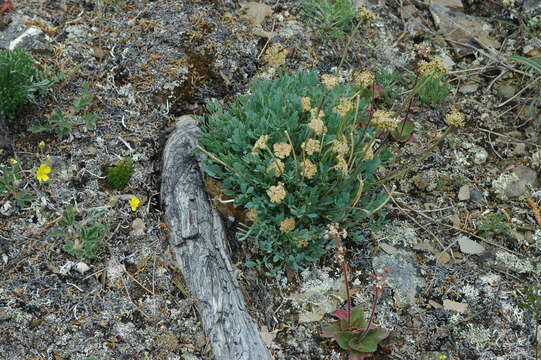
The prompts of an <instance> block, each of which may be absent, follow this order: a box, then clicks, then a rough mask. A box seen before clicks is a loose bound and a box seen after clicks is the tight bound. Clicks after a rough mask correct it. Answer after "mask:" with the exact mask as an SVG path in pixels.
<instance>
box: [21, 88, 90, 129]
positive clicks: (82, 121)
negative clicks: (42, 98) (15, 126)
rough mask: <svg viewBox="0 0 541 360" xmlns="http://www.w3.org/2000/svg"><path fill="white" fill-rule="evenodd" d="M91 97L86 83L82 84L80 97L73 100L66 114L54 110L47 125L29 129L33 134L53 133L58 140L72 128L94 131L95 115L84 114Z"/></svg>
mask: <svg viewBox="0 0 541 360" xmlns="http://www.w3.org/2000/svg"><path fill="white" fill-rule="evenodd" d="M92 100H93V97H92V95H90V89H89V86H88V83H85V84H83V90H82V95H81V96H80V97H78V98H77V99H75V101H74V102H73V106H72V108H71V109H69V111H68V112H67V113H66V112H64V111H63V110H56V111H54V112H53V113H52V115H51V116H49V118H48V119H47V122H48V124H47V125H36V126H32V127H31V128H30V131H31V132H33V133H39V132H44V131H45V132H51V133H55V134H56V137H57V138H58V139H62V138H64V137H66V136H68V135H69V134H70V133H71V131H72V130H73V128H75V127H77V126H79V125H85V127H86V128H87V129H88V130H94V129H96V120H97V115H96V114H91V113H85V112H84V111H85V110H88V108H89V107H90V105H91V104H92Z"/></svg>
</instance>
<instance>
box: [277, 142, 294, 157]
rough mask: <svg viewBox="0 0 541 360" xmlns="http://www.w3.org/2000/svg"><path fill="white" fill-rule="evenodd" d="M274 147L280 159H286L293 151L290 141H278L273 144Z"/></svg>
mask: <svg viewBox="0 0 541 360" xmlns="http://www.w3.org/2000/svg"><path fill="white" fill-rule="evenodd" d="M272 148H273V149H274V155H275V156H276V157H279V158H280V159H285V158H286V157H288V156H289V154H290V153H291V150H292V149H293V148H292V147H291V145H289V144H288V143H277V144H274V145H273V146H272Z"/></svg>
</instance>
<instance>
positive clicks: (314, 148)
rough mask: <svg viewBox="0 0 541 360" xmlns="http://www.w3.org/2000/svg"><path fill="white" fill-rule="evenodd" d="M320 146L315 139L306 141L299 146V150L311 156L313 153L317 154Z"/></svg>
mask: <svg viewBox="0 0 541 360" xmlns="http://www.w3.org/2000/svg"><path fill="white" fill-rule="evenodd" d="M320 147H321V145H320V144H319V141H318V140H316V139H308V140H306V141H305V142H303V143H302V144H301V148H302V149H303V150H304V151H305V152H306V153H307V154H308V155H312V154H314V153H317V152H319V149H320Z"/></svg>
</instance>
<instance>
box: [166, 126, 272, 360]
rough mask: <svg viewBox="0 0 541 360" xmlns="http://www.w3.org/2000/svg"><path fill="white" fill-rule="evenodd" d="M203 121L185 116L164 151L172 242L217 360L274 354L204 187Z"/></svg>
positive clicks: (167, 212)
mask: <svg viewBox="0 0 541 360" xmlns="http://www.w3.org/2000/svg"><path fill="white" fill-rule="evenodd" d="M197 129H198V127H197V123H196V121H195V120H193V119H192V118H191V117H189V116H183V117H181V118H180V119H179V120H178V122H177V125H176V130H175V131H174V132H173V134H172V135H171V137H170V138H169V139H168V141H167V145H166V146H165V150H164V153H163V171H162V185H161V199H162V204H163V206H164V209H165V219H166V222H167V225H168V226H169V230H170V243H171V247H172V249H173V251H174V253H175V256H176V260H177V262H178V264H179V266H180V269H181V270H182V272H183V274H184V278H185V279H186V283H187V286H188V289H189V290H190V292H191V294H192V295H193V296H194V297H195V299H196V303H197V307H198V310H199V313H200V314H201V320H202V323H203V329H204V331H205V334H206V336H207V338H208V340H209V343H210V345H211V346H212V352H213V355H214V358H215V359H216V360H237V359H245V360H254V359H272V357H271V355H270V353H269V351H268V350H267V348H266V347H265V344H264V343H263V341H262V340H261V337H260V332H259V329H258V326H257V325H256V324H255V323H254V322H253V320H252V318H251V317H250V315H249V313H248V312H247V311H246V304H245V301H244V298H243V295H242V292H241V290H240V288H239V284H238V282H237V279H236V278H235V273H234V270H233V268H232V267H231V262H230V260H229V256H228V254H227V250H226V245H225V232H224V226H223V224H222V219H221V218H220V215H219V214H218V212H217V211H216V210H215V209H213V208H212V207H211V206H210V204H209V201H208V199H207V196H206V194H205V193H204V191H203V189H202V188H203V187H202V179H203V178H202V172H201V168H200V162H199V161H198V155H196V154H195V153H194V151H193V149H194V147H195V146H196V145H197V142H196V139H195V132H196V131H197Z"/></svg>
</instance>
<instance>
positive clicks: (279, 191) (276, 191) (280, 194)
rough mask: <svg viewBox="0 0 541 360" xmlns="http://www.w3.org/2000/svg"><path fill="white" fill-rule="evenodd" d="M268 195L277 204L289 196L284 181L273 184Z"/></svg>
mask: <svg viewBox="0 0 541 360" xmlns="http://www.w3.org/2000/svg"><path fill="white" fill-rule="evenodd" d="M267 195H268V196H269V198H270V201H271V202H273V203H276V204H279V203H281V202H282V201H283V200H284V199H285V198H286V196H287V191H286V189H285V188H284V183H283V182H279V183H278V185H276V186H271V187H270V188H269V190H267Z"/></svg>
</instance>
